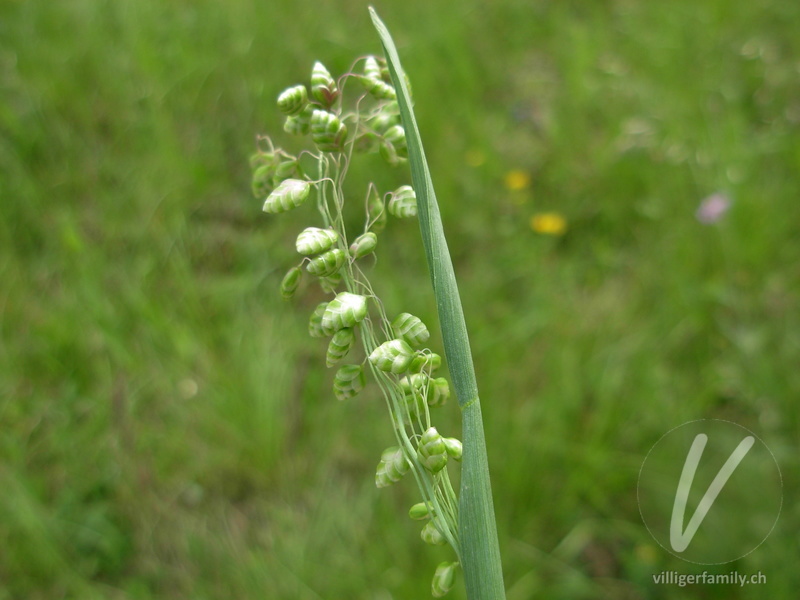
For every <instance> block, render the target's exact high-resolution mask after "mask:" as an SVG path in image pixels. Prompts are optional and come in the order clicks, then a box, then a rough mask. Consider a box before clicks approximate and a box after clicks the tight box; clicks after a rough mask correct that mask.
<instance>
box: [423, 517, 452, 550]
mask: <svg viewBox="0 0 800 600" xmlns="http://www.w3.org/2000/svg"><path fill="white" fill-rule="evenodd" d="M419 536H420V537H421V538H422V541H423V542H425V543H426V544H431V545H433V546H444V545H445V544H446V543H447V540H446V539H445V537H444V536H443V535H442V533H441V532H440V531H439V530H438V529H436V525H434V524H433V521H428V522H427V523H425V526H424V527H423V528H422V531H421V532H420V534H419Z"/></svg>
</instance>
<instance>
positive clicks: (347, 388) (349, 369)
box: [333, 365, 366, 400]
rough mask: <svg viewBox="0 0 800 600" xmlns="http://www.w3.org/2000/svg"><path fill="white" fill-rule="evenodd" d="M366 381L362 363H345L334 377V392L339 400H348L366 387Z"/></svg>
mask: <svg viewBox="0 0 800 600" xmlns="http://www.w3.org/2000/svg"><path fill="white" fill-rule="evenodd" d="M365 383H366V380H365V378H364V369H363V368H362V367H361V365H344V366H343V367H341V368H340V369H339V370H338V371H336V375H334V377H333V393H334V395H335V396H336V399H337V400H348V399H350V398H352V397H353V396H355V395H356V394H358V392H360V391H361V390H362V389H364V384H365Z"/></svg>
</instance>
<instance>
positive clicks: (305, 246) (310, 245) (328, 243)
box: [295, 227, 339, 256]
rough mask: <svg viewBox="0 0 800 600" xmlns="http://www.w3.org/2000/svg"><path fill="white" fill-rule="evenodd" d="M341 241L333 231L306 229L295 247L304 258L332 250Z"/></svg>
mask: <svg viewBox="0 0 800 600" xmlns="http://www.w3.org/2000/svg"><path fill="white" fill-rule="evenodd" d="M337 241H339V235H338V234H337V233H336V232H335V231H334V230H333V229H320V228H319V227H306V228H305V229H304V230H303V231H301V232H300V235H298V236H297V242H296V243H295V247H296V248H297V251H298V252H299V253H300V254H302V255H304V256H313V255H315V254H320V253H321V252H325V251H326V250H330V249H331V248H332V247H333V245H334V244H335V243H336V242H337Z"/></svg>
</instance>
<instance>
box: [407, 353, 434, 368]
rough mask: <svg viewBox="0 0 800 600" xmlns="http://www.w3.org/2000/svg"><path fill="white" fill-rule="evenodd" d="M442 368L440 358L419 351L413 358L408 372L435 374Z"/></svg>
mask: <svg viewBox="0 0 800 600" xmlns="http://www.w3.org/2000/svg"><path fill="white" fill-rule="evenodd" d="M441 366H442V357H441V356H439V355H438V354H436V353H435V352H428V351H420V352H417V354H416V355H415V356H414V360H412V361H411V365H409V367H408V370H409V372H411V373H420V372H422V371H424V372H426V373H435V372H436V371H437V370H438V369H439V367H441Z"/></svg>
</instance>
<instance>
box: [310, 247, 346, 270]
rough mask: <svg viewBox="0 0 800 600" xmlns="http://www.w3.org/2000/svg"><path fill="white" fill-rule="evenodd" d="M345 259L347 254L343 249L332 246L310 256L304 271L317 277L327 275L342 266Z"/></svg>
mask: <svg viewBox="0 0 800 600" xmlns="http://www.w3.org/2000/svg"><path fill="white" fill-rule="evenodd" d="M345 260H347V255H346V254H345V253H344V250H342V249H341V248H334V249H333V250H328V251H327V252H325V253H323V254H320V255H319V256H317V257H316V258H312V259H311V261H309V263H308V266H306V271H308V272H309V273H311V274H312V275H317V276H318V277H329V276H331V275H333V274H334V273H336V271H338V270H339V269H340V268H341V267H342V265H343V264H344V261H345Z"/></svg>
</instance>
